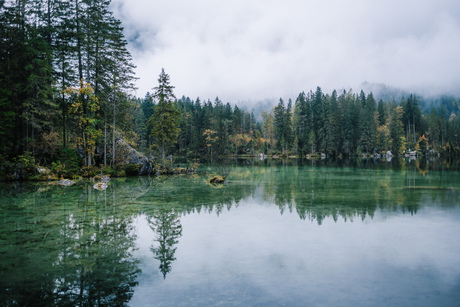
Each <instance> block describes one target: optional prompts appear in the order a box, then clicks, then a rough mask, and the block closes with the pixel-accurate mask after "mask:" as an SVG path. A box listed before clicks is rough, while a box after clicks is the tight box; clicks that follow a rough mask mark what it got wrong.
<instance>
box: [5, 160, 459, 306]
mask: <svg viewBox="0 0 460 307" xmlns="http://www.w3.org/2000/svg"><path fill="white" fill-rule="evenodd" d="M222 173H228V177H227V183H225V184H224V185H212V184H210V183H208V180H209V178H211V177H212V175H214V174H222ZM93 184H94V182H91V181H81V182H78V183H77V184H75V185H74V186H71V187H62V186H59V185H56V184H49V183H19V182H15V183H2V184H0V209H1V211H0V221H1V222H0V223H1V229H0V244H1V245H0V257H1V258H0V260H1V261H0V274H1V275H0V285H1V286H0V291H1V292H0V305H2V306H32V305H33V306H49V305H60V306H61V305H71V306H98V305H110V306H120V305H127V306H217V305H219V306H324V305H329V306H330V305H340V306H351V305H352V306H390V305H403V306H458V303H459V302H460V236H459V234H460V172H459V169H458V166H452V165H449V164H448V163H439V164H437V163H433V162H429V161H426V160H423V161H411V162H408V161H406V162H396V163H395V162H394V161H393V163H386V162H372V161H371V162H367V161H366V162H362V161H357V162H353V163H345V162H343V163H338V164H337V163H335V164H334V163H325V162H312V161H305V162H302V161H297V160H291V161H285V160H278V161H274V160H268V161H267V160H266V161H262V162H261V161H253V160H247V161H238V162H236V161H234V162H232V163H231V164H229V165H226V166H219V165H215V166H212V165H209V164H207V165H204V164H203V165H202V166H200V168H199V170H198V172H197V173H196V174H192V175H179V176H162V177H156V176H154V177H135V178H118V179H112V181H111V182H110V183H109V187H108V189H107V190H105V191H98V190H95V189H93V187H92V186H93Z"/></svg>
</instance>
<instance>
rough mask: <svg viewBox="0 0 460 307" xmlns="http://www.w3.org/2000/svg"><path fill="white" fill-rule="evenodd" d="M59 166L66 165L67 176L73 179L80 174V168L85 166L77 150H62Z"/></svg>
mask: <svg viewBox="0 0 460 307" xmlns="http://www.w3.org/2000/svg"><path fill="white" fill-rule="evenodd" d="M57 162H58V164H62V165H64V168H65V170H66V175H67V176H69V177H72V176H74V175H76V174H78V172H79V170H80V167H81V166H82V165H83V160H82V159H81V158H80V156H79V155H78V153H77V151H76V150H75V149H71V148H62V149H61V150H60V152H59V157H58V161H57Z"/></svg>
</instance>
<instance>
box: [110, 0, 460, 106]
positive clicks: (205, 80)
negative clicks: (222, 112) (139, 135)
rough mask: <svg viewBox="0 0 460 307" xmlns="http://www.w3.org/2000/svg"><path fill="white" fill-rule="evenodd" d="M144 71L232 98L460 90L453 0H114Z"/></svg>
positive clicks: (459, 10) (150, 81)
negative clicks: (365, 88)
mask: <svg viewBox="0 0 460 307" xmlns="http://www.w3.org/2000/svg"><path fill="white" fill-rule="evenodd" d="M112 5H113V9H114V14H115V16H116V17H117V18H119V19H121V20H122V22H123V26H124V27H125V35H126V37H127V39H128V41H129V49H130V51H131V53H132V55H133V60H134V64H135V65H137V70H136V73H137V76H138V77H139V78H140V79H139V81H138V83H137V85H138V88H139V90H138V92H137V94H138V96H143V95H145V93H146V92H147V91H151V88H152V87H154V86H156V83H157V77H158V74H159V73H160V71H161V68H162V67H164V68H165V71H166V72H167V73H168V74H169V75H170V76H171V83H172V85H174V86H175V87H176V89H175V93H176V95H177V96H182V95H186V96H189V97H191V98H192V99H194V98H196V97H200V98H201V99H208V98H209V99H211V100H213V99H214V98H215V97H216V96H219V98H221V100H223V101H224V102H227V101H230V102H236V101H239V100H249V99H251V100H258V99H260V100H262V99H265V98H275V97H286V98H288V97H292V98H295V96H296V95H297V94H298V93H299V92H300V91H303V90H305V91H307V90H310V89H314V88H316V86H318V85H319V86H321V87H322V88H323V89H324V90H325V91H330V90H332V89H340V88H353V89H358V87H359V86H360V84H361V83H362V82H364V81H368V82H378V83H385V84H388V85H389V86H393V87H400V88H403V89H407V90H412V91H419V92H420V91H430V92H449V93H459V88H458V84H460V74H459V73H458V72H459V71H460V58H459V56H458V54H460V40H459V39H458V38H459V37H460V3H459V2H458V1H456V0H453V1H447V0H445V1H442V0H441V1H412V0H411V1H404V2H401V1H395V0H387V1H381V0H377V1H364V0H352V1H339V0H329V1H327V0H326V1H321V2H316V1H283V2H282V1H275V0H269V1H242V0H234V1H215V0H197V1H177V0H175V1H165V2H160V1H149V0H131V1H127V0H114V1H113V3H112Z"/></svg>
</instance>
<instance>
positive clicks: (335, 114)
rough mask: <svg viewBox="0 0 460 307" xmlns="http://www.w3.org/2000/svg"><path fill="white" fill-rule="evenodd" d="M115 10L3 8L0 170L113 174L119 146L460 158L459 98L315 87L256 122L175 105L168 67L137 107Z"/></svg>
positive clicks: (203, 105) (64, 5) (216, 108)
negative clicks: (436, 103) (9, 165)
mask: <svg viewBox="0 0 460 307" xmlns="http://www.w3.org/2000/svg"><path fill="white" fill-rule="evenodd" d="M109 5H110V0H72V1H63V0H31V1H25V0H15V1H13V0H5V1H2V2H0V24H1V28H0V40H1V44H0V112H1V114H2V116H0V143H1V144H2V146H1V147H0V162H2V163H3V162H5V161H8V160H12V159H15V157H16V158H17V157H24V156H27V157H31V158H32V159H33V160H34V161H35V163H37V164H42V165H49V164H51V163H53V162H56V161H60V162H61V163H64V161H67V162H65V163H64V164H66V167H70V166H71V165H69V164H68V161H73V164H72V165H73V166H75V165H76V164H78V163H80V164H82V165H83V166H93V165H101V164H103V165H111V166H114V167H115V166H117V165H118V164H120V163H122V162H123V161H121V160H120V157H117V154H116V153H117V148H116V147H117V141H118V140H120V139H123V140H125V141H126V142H127V143H129V144H130V145H131V146H133V147H135V148H136V149H138V150H140V151H141V152H145V153H147V152H151V153H153V154H154V155H155V156H161V157H162V160H163V163H164V160H165V155H169V154H175V155H183V156H185V155H194V156H228V155H242V154H251V155H253V154H258V153H264V154H284V155H299V156H305V155H308V154H310V155H312V154H326V155H329V156H351V155H361V154H369V155H372V154H376V153H382V152H386V151H388V150H389V151H391V152H392V153H393V154H400V153H402V152H404V151H408V150H414V149H418V150H419V151H421V152H422V153H429V152H430V150H434V151H436V152H439V153H446V154H458V153H459V147H460V144H459V136H460V119H459V118H458V117H457V114H458V110H459V105H460V104H459V101H458V99H451V100H449V103H448V104H445V103H443V104H442V105H441V107H439V108H437V109H435V108H432V109H431V110H430V111H429V112H428V113H427V112H425V111H424V108H423V107H422V106H421V105H420V103H419V101H420V99H419V97H417V96H415V95H409V96H407V97H405V98H404V97H402V98H400V99H399V100H395V99H386V100H385V101H383V100H381V99H380V100H379V101H378V102H377V101H376V99H375V98H374V96H373V94H372V93H369V94H365V93H364V92H363V91H361V92H360V93H353V92H352V91H351V90H350V91H348V92H347V91H342V92H340V93H338V92H337V91H335V90H334V91H333V92H332V93H323V91H322V90H321V88H320V87H317V89H316V90H315V91H310V92H307V93H305V92H302V93H300V94H299V95H298V96H297V98H296V99H295V100H294V101H293V100H291V99H288V100H287V101H285V100H283V99H281V98H280V100H279V102H278V104H277V105H276V106H275V107H274V108H273V109H269V110H265V111H264V112H263V113H262V114H260V115H259V114H258V115H257V116H256V115H255V114H254V112H250V111H248V110H246V109H244V108H243V106H237V105H233V104H230V103H229V102H223V101H221V100H220V99H219V98H218V97H217V98H215V100H214V101H211V100H209V99H208V100H203V101H202V100H200V99H199V98H197V99H195V100H192V99H190V98H188V97H185V96H183V97H181V98H179V99H177V98H176V97H175V96H174V93H173V90H172V89H173V88H174V87H173V86H171V85H170V84H169V76H168V75H167V74H166V73H165V72H164V70H163V71H162V72H161V74H160V78H159V79H158V81H159V85H158V87H155V88H154V90H155V92H154V93H152V94H147V95H146V97H145V98H135V97H133V96H132V95H131V93H132V90H133V89H134V81H135V75H134V68H135V67H134V65H133V63H132V59H131V55H130V53H129V51H128V50H127V41H126V39H125V38H124V35H123V28H122V26H121V22H120V21H119V20H117V19H116V18H115V17H114V16H113V15H112V12H111V11H110V8H109ZM445 105H446V106H448V108H447V109H445V108H444V106H445ZM423 106H426V103H425V104H424V105H423ZM76 161H80V162H78V163H77V162H76Z"/></svg>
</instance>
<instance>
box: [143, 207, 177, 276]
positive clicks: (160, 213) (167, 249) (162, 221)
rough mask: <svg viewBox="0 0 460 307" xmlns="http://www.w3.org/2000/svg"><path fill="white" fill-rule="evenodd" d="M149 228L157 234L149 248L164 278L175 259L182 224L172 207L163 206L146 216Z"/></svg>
mask: <svg viewBox="0 0 460 307" xmlns="http://www.w3.org/2000/svg"><path fill="white" fill-rule="evenodd" d="M148 222H149V225H150V228H151V229H152V230H153V231H154V232H155V233H156V234H157V237H156V239H155V242H157V243H158V244H156V245H152V247H151V248H150V250H151V251H152V252H153V254H154V258H155V259H157V260H159V261H160V266H159V269H160V271H161V273H162V274H163V278H164V279H166V274H168V273H169V272H170V271H171V265H172V262H173V261H174V260H176V258H175V256H174V254H175V253H176V249H177V247H176V245H177V243H179V240H178V239H179V238H180V237H181V235H182V226H181V224H180V219H179V214H178V213H176V212H175V211H174V209H171V210H166V209H164V208H162V209H160V210H157V211H156V212H155V213H154V214H153V215H152V216H151V217H148Z"/></svg>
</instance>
